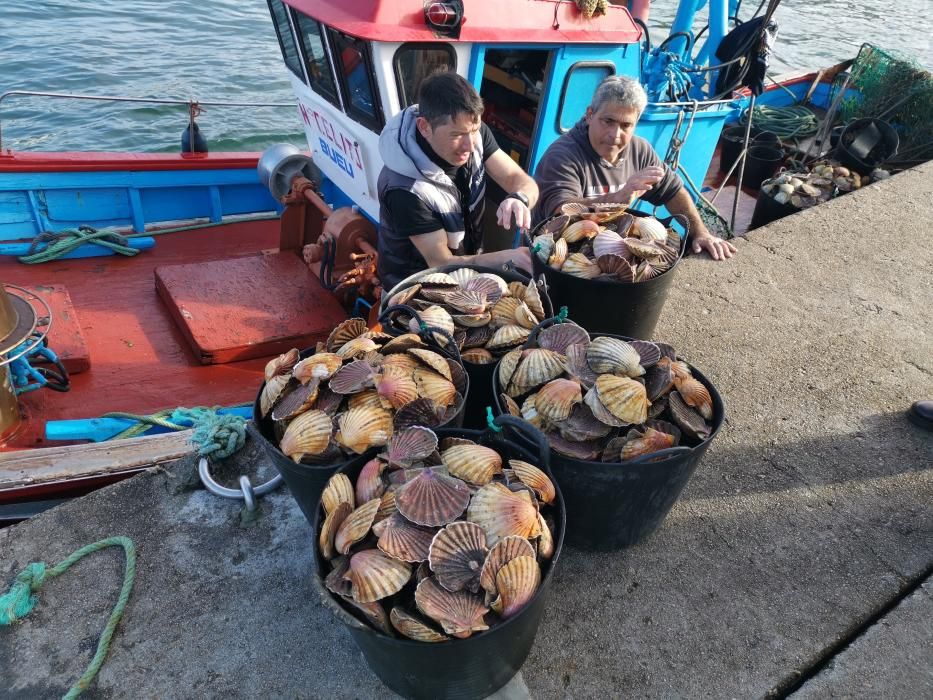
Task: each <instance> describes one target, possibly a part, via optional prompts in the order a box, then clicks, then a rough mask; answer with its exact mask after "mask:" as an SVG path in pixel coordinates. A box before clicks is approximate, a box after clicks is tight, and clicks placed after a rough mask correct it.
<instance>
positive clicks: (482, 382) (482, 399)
mask: <svg viewBox="0 0 933 700" xmlns="http://www.w3.org/2000/svg"><path fill="white" fill-rule="evenodd" d="M462 267H468V268H470V269H471V270H476V271H477V272H488V273H491V274H493V275H498V276H499V277H501V278H502V279H504V280H505V281H506V282H521V283H522V284H528V282H530V281H531V277H530V276H529V275H527V274H526V273H524V272H522V271H521V270H516V269H510V270H506V269H502V268H499V269H494V268H491V267H484V266H482V265H442V266H441V267H434V268H431V269H429V270H424V271H422V272H418V273H417V274H414V275H411V276H410V277H407V278H405V279H403V280H402V281H401V282H399V283H398V284H397V285H395V286H394V287H393V288H392V290H391V291H389V292H387V293H385V294H383V295H382V304H381V305H380V309H379V317H380V318H382V316H383V314H384V313H385V311H386V308H387V306H386V305H387V304H388V302H389V299H391V298H392V297H393V296H395V295H396V294H398V293H399V292H401V291H402V290H405V289H408V288H409V287H411V286H412V285H413V284H416V283H417V282H418V279H419V278H420V277H422V276H424V275H425V274H427V273H430V272H444V273H448V272H453V271H454V270H459V269H460V268H462ZM538 292H539V294H540V295H541V306H543V307H544V316H545V318H547V317H549V316H551V315H553V313H554V309H553V307H552V306H551V300H550V298H549V297H548V295H547V292H546V291H545V290H544V289H540V288H539V290H538ZM382 325H383V330H384V331H385V332H386V333H391V334H393V335H400V334H401V333H403V332H404V331H401V330H399V329H398V328H395V327H393V326H391V325H389V324H387V323H385V322H384V321H383V324H382ZM463 367H464V369H466V371H467V374H468V375H469V377H470V394H469V396H467V400H466V408H465V410H464V419H463V425H464V426H465V427H467V428H472V429H474V430H480V429H482V428H483V427H484V426H485V425H486V407H487V406H492V394H491V393H490V389H489V387H490V382H491V381H492V373H493V372H494V371H495V368H496V363H495V362H490V363H489V364H487V365H481V364H476V363H475V362H468V361H466V360H464V361H463Z"/></svg>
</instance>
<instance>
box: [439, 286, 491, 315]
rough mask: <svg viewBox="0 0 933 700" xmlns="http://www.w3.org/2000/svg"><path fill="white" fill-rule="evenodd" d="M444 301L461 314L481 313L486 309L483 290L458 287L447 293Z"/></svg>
mask: <svg viewBox="0 0 933 700" xmlns="http://www.w3.org/2000/svg"><path fill="white" fill-rule="evenodd" d="M446 303H447V305H448V306H452V307H453V308H455V309H456V310H457V311H459V312H460V313H462V314H481V313H483V312H484V311H485V310H486V295H485V294H484V293H483V292H471V291H468V290H466V289H458V290H456V291H454V292H451V293H450V294H448V295H447V302H446Z"/></svg>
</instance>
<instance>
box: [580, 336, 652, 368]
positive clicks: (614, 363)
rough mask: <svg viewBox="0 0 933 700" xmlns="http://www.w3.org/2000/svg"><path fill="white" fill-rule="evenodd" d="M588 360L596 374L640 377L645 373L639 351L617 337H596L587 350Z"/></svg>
mask: <svg viewBox="0 0 933 700" xmlns="http://www.w3.org/2000/svg"><path fill="white" fill-rule="evenodd" d="M586 361H587V363H588V364H589V365H590V367H591V368H592V370H593V371H594V372H596V374H618V375H621V376H625V377H640V376H641V375H643V374H644V373H645V370H644V368H643V367H642V366H641V364H640V363H641V355H639V354H638V351H637V350H635V348H633V347H632V346H631V345H629V344H628V343H626V342H625V341H624V340H619V339H617V338H609V337H607V336H600V337H598V338H594V339H593V342H591V343H590V346H589V347H588V348H587V350H586Z"/></svg>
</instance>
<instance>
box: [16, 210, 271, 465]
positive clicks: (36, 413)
mask: <svg viewBox="0 0 933 700" xmlns="http://www.w3.org/2000/svg"><path fill="white" fill-rule="evenodd" d="M278 237H279V222H278V221H275V220H272V221H258V222H246V223H236V224H227V225H225V226H217V227H211V228H206V229H203V230H201V231H187V232H184V233H173V234H164V235H162V236H159V237H158V238H157V240H156V246H155V248H154V249H153V250H150V251H146V252H143V253H141V254H139V255H138V256H135V257H133V258H123V257H118V256H113V257H109V256H108V257H99V258H84V259H78V260H62V261H59V262H54V263H46V264H43V265H23V264H21V263H19V262H17V261H16V260H15V258H9V257H3V258H0V281H3V282H9V283H12V284H17V285H21V286H35V285H49V284H55V285H64V286H65V288H66V289H67V291H68V293H69V294H70V296H71V300H72V302H73V304H74V308H75V313H76V315H77V317H78V319H79V322H80V327H81V330H82V331H83V333H84V337H85V339H86V341H87V346H88V350H89V352H90V361H91V367H90V369H89V370H87V371H85V372H81V373H80V374H76V375H74V376H73V377H72V390H71V391H70V392H69V393H65V394H62V393H58V392H53V391H49V390H45V389H42V390H38V391H35V392H31V393H29V394H27V395H25V396H23V397H21V399H20V405H21V407H22V409H23V413H24V415H25V416H26V420H25V421H24V424H23V427H22V429H20V430H19V432H18V433H17V434H16V436H15V437H14V438H13V439H12V440H11V441H10V443H9V444H8V445H7V448H8V449H9V448H13V449H17V448H23V447H39V446H43V447H44V446H47V445H48V444H49V443H46V441H45V440H44V437H43V436H44V425H45V421H46V420H59V419H73V418H95V417H98V416H100V415H102V414H103V413H106V412H108V411H130V412H134V413H150V412H153V411H156V410H159V409H162V408H169V407H175V406H199V405H212V404H225V405H229V404H236V403H241V402H244V401H252V400H253V399H254V398H255V395H256V390H257V389H258V387H259V384H260V382H261V381H262V369H263V367H264V365H265V360H263V359H256V360H247V361H245V362H238V363H234V364H227V365H207V366H205V365H202V364H201V363H200V361H199V359H198V358H197V357H195V355H194V353H193V352H192V351H191V349H190V348H189V346H188V343H187V342H186V341H185V338H184V336H183V335H182V333H181V331H180V330H179V329H178V327H177V326H176V324H175V322H174V321H173V320H172V318H171V315H170V314H169V311H168V309H167V308H166V307H165V304H163V303H162V301H161V300H160V299H159V298H158V295H157V294H156V288H155V278H154V274H153V271H154V269H155V268H156V267H157V266H160V265H173V264H179V263H192V262H195V263H196V262H204V261H209V260H219V259H223V258H230V257H234V256H239V255H251V254H255V253H257V252H258V251H260V250H263V249H272V248H276V247H277V246H278ZM53 324H54V321H53ZM50 347H51V348H52V349H53V350H54V349H55V327H54V325H53V330H52V336H51V338H50Z"/></svg>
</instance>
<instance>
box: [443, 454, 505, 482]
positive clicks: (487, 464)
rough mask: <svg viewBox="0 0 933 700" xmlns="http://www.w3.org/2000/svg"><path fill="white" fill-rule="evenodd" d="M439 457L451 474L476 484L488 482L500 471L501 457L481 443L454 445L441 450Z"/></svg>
mask: <svg viewBox="0 0 933 700" xmlns="http://www.w3.org/2000/svg"><path fill="white" fill-rule="evenodd" d="M441 459H442V460H443V462H444V464H445V465H446V466H447V469H448V470H449V471H450V475H451V476H455V477H457V478H458V479H463V480H464V481H466V482H467V483H468V484H474V485H476V486H483V485H484V484H488V483H489V482H490V481H492V478H493V476H495V475H496V474H501V473H502V457H500V456H499V453H498V452H496V451H495V450H493V449H491V448H489V447H484V446H483V445H475V444H473V445H454V446H453V447H450V448H448V449H446V450H444V451H443V452H441Z"/></svg>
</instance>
